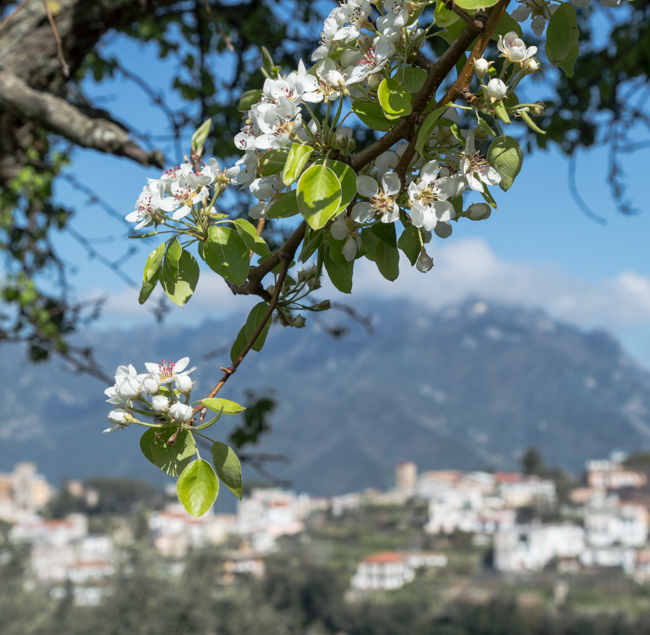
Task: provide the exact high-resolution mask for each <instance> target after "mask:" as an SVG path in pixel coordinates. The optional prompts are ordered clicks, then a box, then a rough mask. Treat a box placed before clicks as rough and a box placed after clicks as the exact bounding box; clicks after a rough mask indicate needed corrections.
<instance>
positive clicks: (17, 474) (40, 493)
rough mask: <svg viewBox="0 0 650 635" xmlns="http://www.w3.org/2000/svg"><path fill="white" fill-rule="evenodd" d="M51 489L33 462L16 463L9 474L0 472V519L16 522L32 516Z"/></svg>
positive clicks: (41, 506)
mask: <svg viewBox="0 0 650 635" xmlns="http://www.w3.org/2000/svg"><path fill="white" fill-rule="evenodd" d="M53 491H54V490H53V488H52V486H51V485H50V484H49V483H48V482H47V480H46V478H45V477H44V476H43V475H42V474H38V473H37V472H36V465H35V464H34V463H16V465H15V467H14V471H13V472H12V473H11V474H0V519H2V520H6V521H8V522H17V521H19V520H24V519H27V518H32V517H34V516H35V514H36V512H37V511H39V510H40V509H42V508H43V507H44V506H45V505H47V503H48V502H49V500H50V498H51V496H52V493H53Z"/></svg>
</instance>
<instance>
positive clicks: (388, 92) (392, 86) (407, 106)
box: [377, 77, 413, 119]
mask: <svg viewBox="0 0 650 635" xmlns="http://www.w3.org/2000/svg"><path fill="white" fill-rule="evenodd" d="M377 97H378V98H379V103H380V104H381V107H382V110H383V111H384V113H385V114H386V117H387V118H388V119H398V118H399V117H406V116H407V115H410V114H411V112H412V110H413V109H412V107H411V95H410V94H409V92H408V90H406V88H404V86H402V85H401V84H400V83H399V82H398V81H397V80H395V79H393V78H392V77H387V78H386V79H384V80H383V81H382V82H381V84H379V89H378V90H377Z"/></svg>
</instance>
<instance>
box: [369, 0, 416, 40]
mask: <svg viewBox="0 0 650 635" xmlns="http://www.w3.org/2000/svg"><path fill="white" fill-rule="evenodd" d="M408 4H410V3H408V2H405V0H385V1H384V3H383V6H384V11H385V12H386V14H385V15H383V16H382V17H381V18H379V19H378V20H377V29H378V30H379V32H380V33H383V34H384V35H392V34H393V33H397V32H399V31H400V29H402V28H403V27H405V26H406V23H407V22H408V21H409V11H408V9H407V6H408Z"/></svg>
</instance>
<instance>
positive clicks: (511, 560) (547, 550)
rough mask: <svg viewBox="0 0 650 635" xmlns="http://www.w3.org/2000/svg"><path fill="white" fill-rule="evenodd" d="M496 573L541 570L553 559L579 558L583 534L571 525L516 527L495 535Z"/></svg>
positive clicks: (581, 551)
mask: <svg viewBox="0 0 650 635" xmlns="http://www.w3.org/2000/svg"><path fill="white" fill-rule="evenodd" d="M493 545H494V568H495V569H497V571H541V570H542V569H543V568H544V567H545V566H546V565H547V564H548V563H549V562H550V561H551V560H553V559H554V558H579V557H580V555H581V554H582V553H583V551H584V550H585V532H584V529H583V528H582V527H574V526H571V525H519V526H515V527H514V528H512V529H510V530H508V531H501V532H497V533H496V534H495V535H494V542H493Z"/></svg>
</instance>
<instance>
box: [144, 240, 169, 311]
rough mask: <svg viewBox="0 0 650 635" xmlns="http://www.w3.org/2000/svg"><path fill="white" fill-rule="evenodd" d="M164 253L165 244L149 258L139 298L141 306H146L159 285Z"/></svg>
mask: <svg viewBox="0 0 650 635" xmlns="http://www.w3.org/2000/svg"><path fill="white" fill-rule="evenodd" d="M164 253H165V243H163V244H162V245H160V246H159V247H157V248H156V249H154V250H153V251H152V252H151V253H150V254H149V257H148V258H147V263H146V264H145V266H144V272H143V276H142V289H140V297H139V298H138V302H139V303H140V304H144V303H145V302H146V301H147V299H148V298H149V296H150V295H151V292H152V291H153V290H154V289H155V287H156V284H158V278H159V277H160V273H161V265H162V260H163V255H164Z"/></svg>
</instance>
